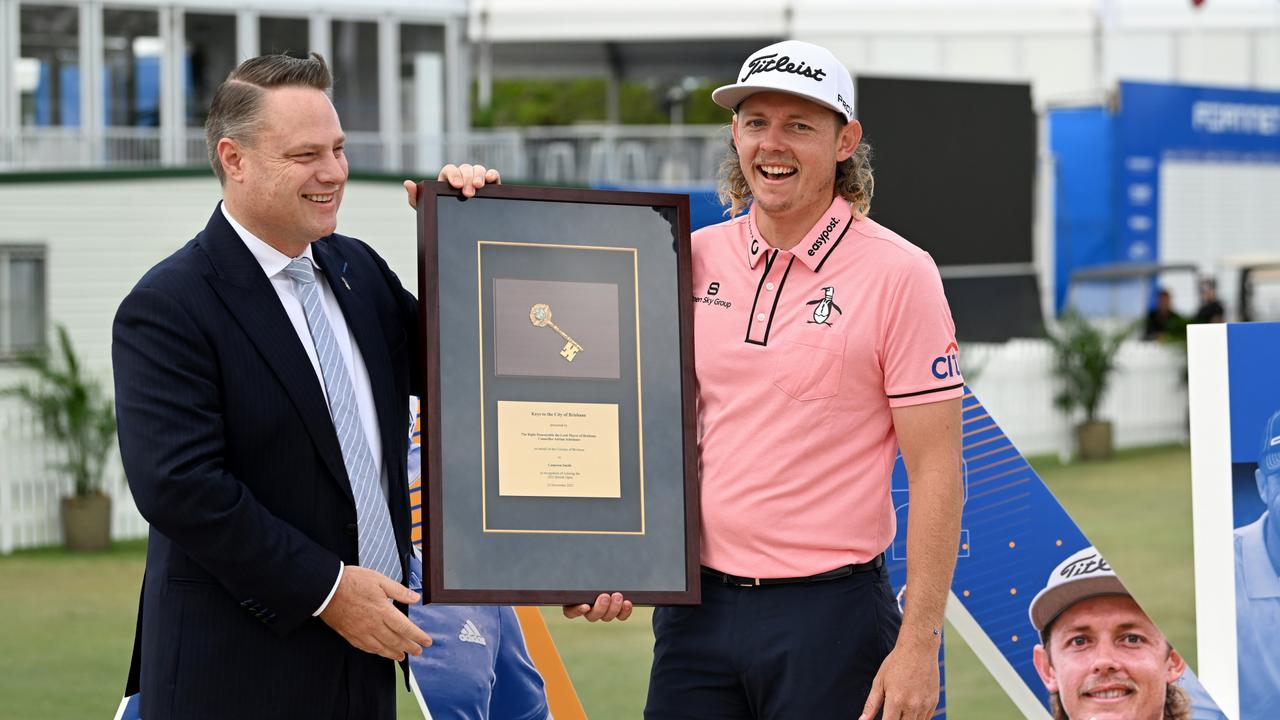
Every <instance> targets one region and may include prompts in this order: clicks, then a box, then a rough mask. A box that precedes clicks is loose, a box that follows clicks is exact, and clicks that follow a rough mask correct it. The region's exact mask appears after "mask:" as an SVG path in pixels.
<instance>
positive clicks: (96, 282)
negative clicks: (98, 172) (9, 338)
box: [0, 174, 417, 385]
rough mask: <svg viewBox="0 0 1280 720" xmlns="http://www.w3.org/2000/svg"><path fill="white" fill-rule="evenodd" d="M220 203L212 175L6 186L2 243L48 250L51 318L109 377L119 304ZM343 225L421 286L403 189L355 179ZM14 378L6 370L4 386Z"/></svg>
mask: <svg viewBox="0 0 1280 720" xmlns="http://www.w3.org/2000/svg"><path fill="white" fill-rule="evenodd" d="M220 197H221V192H220V188H219V187H218V183H217V181H216V180H214V179H213V177H212V174H211V175H210V176H209V177H208V178H203V177H198V178H196V177H192V178H186V177H178V178H162V179H148V180H100V181H90V182H68V183H30V184H0V245H3V244H8V243H38V244H42V245H44V246H45V247H46V248H47V255H46V263H47V264H46V269H47V278H48V297H49V305H48V307H49V318H50V320H51V321H53V322H61V323H65V324H66V325H67V328H68V329H69V330H70V332H71V337H72V340H73V342H74V343H75V345H76V348H77V350H79V351H80V353H81V355H83V356H84V358H85V359H86V365H87V366H88V367H90V368H92V369H94V370H95V371H97V372H100V373H102V374H103V376H104V377H106V378H108V379H109V378H110V354H111V353H110V351H111V347H110V346H111V320H112V317H113V316H114V314H115V309H116V307H117V306H118V305H119V304H120V301H121V300H122V299H123V298H124V296H125V294H127V293H128V292H129V289H130V288H132V287H133V285H134V283H136V282H137V281H138V278H140V277H141V276H142V274H143V273H144V272H146V271H147V269H148V268H150V267H151V266H152V265H154V264H156V263H157V262H159V261H160V260H162V259H164V258H165V257H166V256H167V255H169V254H170V253H172V252H173V251H174V250H176V249H178V248H179V247H181V246H182V245H183V244H184V243H186V242H187V240H189V239H191V238H192V237H193V236H194V235H195V234H196V233H197V232H199V231H200V230H201V229H203V228H204V225H205V222H206V221H207V220H208V219H209V215H210V214H211V213H212V212H213V209H214V206H215V205H216V204H217V202H218V200H219V199H220ZM339 222H340V225H339V228H338V230H339V232H343V233H346V234H349V235H354V236H356V237H359V238H361V239H362V240H364V241H366V242H368V243H370V244H371V245H372V246H373V247H375V248H376V249H377V250H378V252H379V253H381V254H382V256H383V257H385V258H386V259H387V261H388V262H389V263H391V267H392V268H393V269H394V270H395V271H396V272H397V273H398V274H400V276H401V279H402V281H403V282H404V284H405V286H406V287H409V288H410V289H414V288H416V286H417V270H416V268H415V265H414V258H415V256H416V254H417V240H416V236H415V229H414V214H413V212H412V211H411V210H410V209H409V208H408V206H407V205H406V204H405V194H404V190H402V189H401V188H400V187H399V186H397V185H396V184H394V183H385V182H358V181H357V182H352V183H350V184H349V185H348V187H347V191H346V197H345V199H344V201H343V207H342V213H341V216H340V221H339ZM11 377H12V368H6V367H5V366H4V365H3V364H0V385H4V384H7V382H6V380H7V379H9V378H11Z"/></svg>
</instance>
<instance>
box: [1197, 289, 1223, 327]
mask: <svg viewBox="0 0 1280 720" xmlns="http://www.w3.org/2000/svg"><path fill="white" fill-rule="evenodd" d="M1226 319H1227V311H1226V309H1225V308H1223V307H1222V303H1221V302H1219V301H1218V283H1217V282H1216V281H1214V279H1213V278H1203V279H1202V280H1200V309H1198V310H1196V317H1195V319H1194V320H1192V322H1197V323H1220V322H1225V321H1226Z"/></svg>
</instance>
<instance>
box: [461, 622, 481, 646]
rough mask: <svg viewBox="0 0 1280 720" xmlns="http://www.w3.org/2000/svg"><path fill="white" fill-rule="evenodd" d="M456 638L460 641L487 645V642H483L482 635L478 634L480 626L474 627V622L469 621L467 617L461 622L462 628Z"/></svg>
mask: <svg viewBox="0 0 1280 720" xmlns="http://www.w3.org/2000/svg"><path fill="white" fill-rule="evenodd" d="M458 639H459V640H461V641H462V642H467V643H474V644H476V645H485V646H488V644H489V643H488V642H485V639H484V635H481V634H480V628H478V627H476V624H475V623H473V622H471V620H469V619H468V620H467V621H466V622H465V623H463V624H462V630H460V631H459V632H458Z"/></svg>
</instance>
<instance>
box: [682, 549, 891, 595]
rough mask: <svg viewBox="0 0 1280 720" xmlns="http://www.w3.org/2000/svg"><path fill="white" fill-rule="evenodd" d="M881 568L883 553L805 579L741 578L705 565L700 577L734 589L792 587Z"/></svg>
mask: <svg viewBox="0 0 1280 720" xmlns="http://www.w3.org/2000/svg"><path fill="white" fill-rule="evenodd" d="M883 566H884V553H881V554H879V555H877V556H875V558H873V559H871V560H868V561H867V562H864V563H858V564H856V565H845V566H843V567H838V568H836V569H835V570H828V571H826V572H822V573H818V574H817V575H809V576H807V577H786V578H751V577H742V576H741V575H730V574H729V573H723V572H720V571H719V570H716V569H715V568H709V567H707V566H706V565H703V566H702V575H703V577H706V578H708V579H711V580H715V581H716V582H718V583H723V584H725V585H732V586H734V587H764V586H767V585H794V584H795V583H811V582H823V581H826V580H839V579H840V578H845V577H849V576H850V575H856V574H857V573H864V572H872V571H873V570H879V569H880V568H881V567H883Z"/></svg>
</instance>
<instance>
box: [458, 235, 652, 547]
mask: <svg viewBox="0 0 1280 720" xmlns="http://www.w3.org/2000/svg"><path fill="white" fill-rule="evenodd" d="M485 245H505V246H508V247H534V248H556V249H560V250H603V251H607V252H623V253H631V274H632V281H631V289H632V292H633V293H634V294H635V313H636V317H635V326H636V434H637V435H638V440H639V446H638V451H637V453H636V455H637V458H638V462H639V471H640V529H639V530H638V531H636V530H511V529H506V528H490V527H489V503H488V493H487V490H488V483H487V480H486V473H487V470H486V467H485V455H486V454H487V453H486V452H485V449H486V445H485V442H486V441H485V431H484V418H485V413H484V409H485V408H484V376H485V372H484V367H485V365H484V296H485V293H484V267H483V263H484V257H483V253H482V252H481V251H482V250H483V248H484V246H485ZM637 256H638V253H637V250H636V248H620V247H606V246H602V245H560V244H554V243H522V242H510V241H498V240H477V241H476V302H477V304H476V322H477V323H478V324H479V331H478V333H477V335H478V336H479V338H480V342H479V346H480V517H481V527H482V529H483V531H484V532H487V533H518V534H542V535H644V534H645V514H644V506H645V501H644V393H643V392H642V390H643V387H642V385H641V377H642V375H643V374H644V373H642V372H641V370H640V368H641V365H640V268H639V262H638V260H637Z"/></svg>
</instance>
